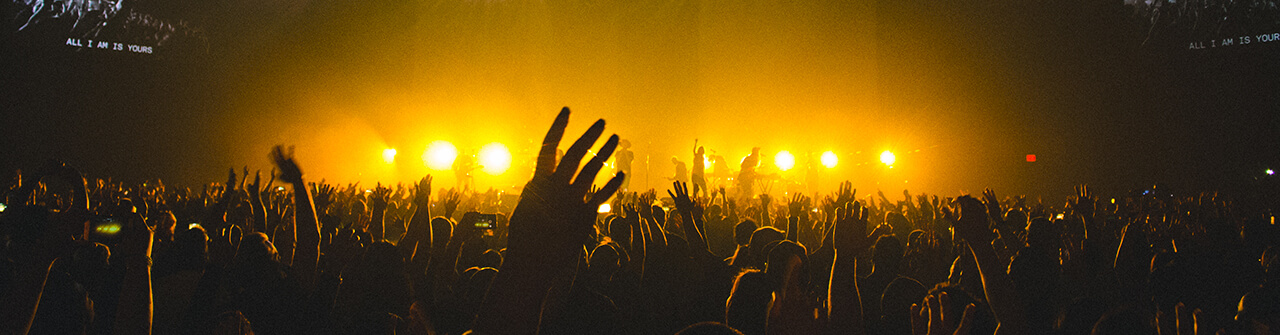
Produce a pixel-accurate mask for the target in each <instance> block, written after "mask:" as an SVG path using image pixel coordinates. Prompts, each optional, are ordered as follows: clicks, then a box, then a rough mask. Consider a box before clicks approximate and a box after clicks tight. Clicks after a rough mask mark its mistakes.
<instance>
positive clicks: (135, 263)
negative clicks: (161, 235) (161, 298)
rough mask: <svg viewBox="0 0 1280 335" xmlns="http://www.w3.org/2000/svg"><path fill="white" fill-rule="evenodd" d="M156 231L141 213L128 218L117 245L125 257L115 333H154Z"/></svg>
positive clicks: (120, 255) (123, 257)
mask: <svg viewBox="0 0 1280 335" xmlns="http://www.w3.org/2000/svg"><path fill="white" fill-rule="evenodd" d="M154 237H155V231H153V230H152V229H151V227H150V226H147V224H146V222H144V220H143V219H142V217H141V216H139V215H136V214H135V215H133V216H132V217H130V218H128V222H127V223H126V227H125V232H124V236H123V241H121V242H120V245H119V246H118V247H117V253H118V254H119V256H118V257H119V258H120V259H123V260H124V268H125V271H124V279H123V280H121V282H122V286H121V287H120V304H119V305H118V307H117V308H116V319H115V324H114V326H115V333H116V334H151V322H152V315H154V305H153V303H152V296H151V244H152V240H153V239H154Z"/></svg>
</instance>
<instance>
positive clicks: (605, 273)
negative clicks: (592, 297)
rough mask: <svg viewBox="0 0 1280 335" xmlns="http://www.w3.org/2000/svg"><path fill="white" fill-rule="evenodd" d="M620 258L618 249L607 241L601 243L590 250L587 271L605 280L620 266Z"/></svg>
mask: <svg viewBox="0 0 1280 335" xmlns="http://www.w3.org/2000/svg"><path fill="white" fill-rule="evenodd" d="M621 259H622V257H621V255H620V254H619V253H618V249H616V248H614V246H613V245H611V244H609V243H601V244H600V245H597V246H596V248H595V249H594V250H591V257H590V258H589V259H588V260H587V272H588V273H590V274H593V275H596V276H599V277H600V278H601V279H606V280H607V279H608V278H610V277H613V274H614V273H616V272H618V269H620V268H621V267H622V262H621Z"/></svg>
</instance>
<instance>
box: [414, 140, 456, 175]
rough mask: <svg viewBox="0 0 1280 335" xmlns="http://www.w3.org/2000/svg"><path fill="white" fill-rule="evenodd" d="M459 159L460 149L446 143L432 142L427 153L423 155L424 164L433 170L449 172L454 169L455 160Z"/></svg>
mask: <svg viewBox="0 0 1280 335" xmlns="http://www.w3.org/2000/svg"><path fill="white" fill-rule="evenodd" d="M455 159H458V148H457V147H454V146H453V143H449V142H445V141H435V142H431V145H428V146H427V151H426V152H423V153H422V162H423V163H425V164H426V165H427V167H429V168H431V169H432V170H437V171H448V170H449V169H450V168H453V160H455Z"/></svg>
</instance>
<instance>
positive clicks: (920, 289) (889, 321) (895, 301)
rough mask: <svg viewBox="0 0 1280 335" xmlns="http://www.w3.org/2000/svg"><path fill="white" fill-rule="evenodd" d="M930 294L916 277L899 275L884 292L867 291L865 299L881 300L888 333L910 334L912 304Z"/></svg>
mask: <svg viewBox="0 0 1280 335" xmlns="http://www.w3.org/2000/svg"><path fill="white" fill-rule="evenodd" d="M928 294H929V291H928V290H926V289H925V288H924V285H922V284H920V282H918V281H916V280H915V279H911V278H907V277H898V278H896V279H894V280H893V281H891V282H889V285H888V286H885V288H884V292H866V293H863V295H864V298H863V299H872V300H873V301H876V300H878V301H879V302H880V317H881V320H882V321H884V326H885V328H886V330H888V332H887V333H888V334H910V333H911V304H918V303H920V301H921V300H923V299H924V297H925V296H926V295H928ZM959 310H961V311H963V310H964V308H963V307H961V309H959Z"/></svg>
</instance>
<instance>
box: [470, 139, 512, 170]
mask: <svg viewBox="0 0 1280 335" xmlns="http://www.w3.org/2000/svg"><path fill="white" fill-rule="evenodd" d="M476 156H477V158H478V159H479V163H480V165H483V166H484V172H487V173H489V174H493V175H498V174H502V173H503V172H507V168H509V167H511V151H508V150H507V146H505V145H502V143H498V142H493V143H489V144H486V145H485V146H484V147H483V148H480V153H479V154H477V155H476Z"/></svg>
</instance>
